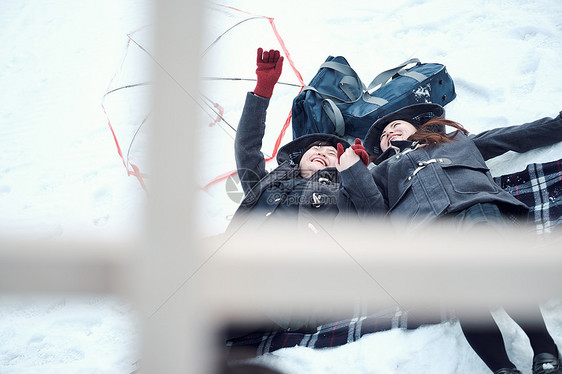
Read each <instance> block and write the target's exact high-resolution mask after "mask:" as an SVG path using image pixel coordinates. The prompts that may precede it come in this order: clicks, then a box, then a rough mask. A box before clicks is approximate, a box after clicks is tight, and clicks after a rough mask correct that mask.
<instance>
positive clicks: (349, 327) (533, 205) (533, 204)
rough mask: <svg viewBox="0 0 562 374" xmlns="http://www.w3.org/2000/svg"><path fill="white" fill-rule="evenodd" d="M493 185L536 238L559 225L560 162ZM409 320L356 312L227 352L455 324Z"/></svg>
mask: <svg viewBox="0 0 562 374" xmlns="http://www.w3.org/2000/svg"><path fill="white" fill-rule="evenodd" d="M494 181H495V182H496V183H497V184H499V185H500V186H501V188H503V189H504V190H506V191H507V192H509V193H511V194H512V195H513V196H514V197H515V198H517V199H519V200H520V201H522V202H523V203H525V204H526V205H527V206H528V207H529V208H530V212H529V221H530V222H534V224H535V227H536V232H537V234H549V233H552V232H553V231H554V228H555V227H558V230H560V228H559V227H560V224H561V223H562V160H558V161H552V162H548V163H543V164H530V165H527V168H526V169H525V170H523V171H520V172H517V173H514V174H508V175H502V176H500V177H496V178H494ZM408 317H409V312H406V311H403V310H400V309H399V308H393V309H387V310H383V311H379V312H377V313H374V314H368V313H366V311H364V310H356V312H355V313H354V317H353V318H349V319H345V320H341V321H336V322H332V323H328V324H324V325H321V326H318V328H317V331H315V332H298V331H283V330H280V331H267V332H263V331H262V332H254V333H251V334H248V335H245V336H243V337H240V338H234V339H230V340H228V341H227V343H226V346H227V348H228V349H232V348H235V347H244V348H246V349H252V350H253V349H255V353H256V355H261V354H264V353H268V352H273V351H276V350H278V349H281V348H286V347H294V346H302V347H310V348H326V347H336V346H340V345H344V344H346V343H350V342H354V341H356V340H358V339H359V338H361V337H362V336H363V335H366V334H372V333H375V332H380V331H386V330H390V329H392V328H404V329H415V328H417V327H419V326H421V325H423V324H429V323H442V322H447V321H452V320H454V317H453V316H452V314H451V313H448V312H447V311H441V313H440V316H438V317H439V320H434V321H429V320H428V321H423V320H418V319H415V320H414V321H412V318H408Z"/></svg>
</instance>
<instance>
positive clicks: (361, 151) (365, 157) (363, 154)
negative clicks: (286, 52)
mask: <svg viewBox="0 0 562 374" xmlns="http://www.w3.org/2000/svg"><path fill="white" fill-rule="evenodd" d="M351 149H353V150H354V151H355V154H356V155H357V156H359V157H360V158H361V160H362V161H363V163H364V164H365V166H367V165H369V154H368V153H367V151H365V147H363V146H362V145H361V139H359V138H355V144H354V145H352V146H351Z"/></svg>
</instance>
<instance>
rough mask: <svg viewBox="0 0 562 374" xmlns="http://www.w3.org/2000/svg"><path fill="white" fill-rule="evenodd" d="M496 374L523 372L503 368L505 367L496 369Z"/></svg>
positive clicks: (518, 373)
mask: <svg viewBox="0 0 562 374" xmlns="http://www.w3.org/2000/svg"><path fill="white" fill-rule="evenodd" d="M494 374H521V372H520V371H519V370H517V369H512V368H503V369H499V370H496V371H494Z"/></svg>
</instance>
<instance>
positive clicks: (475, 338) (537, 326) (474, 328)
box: [459, 307, 558, 372]
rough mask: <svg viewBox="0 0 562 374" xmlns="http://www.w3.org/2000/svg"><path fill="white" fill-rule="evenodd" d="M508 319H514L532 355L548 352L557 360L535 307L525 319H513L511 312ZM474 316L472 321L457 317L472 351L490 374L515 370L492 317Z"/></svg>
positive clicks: (489, 315)
mask: <svg viewBox="0 0 562 374" xmlns="http://www.w3.org/2000/svg"><path fill="white" fill-rule="evenodd" d="M511 316H512V318H513V317H514V316H515V317H516V318H514V320H515V321H516V322H517V324H518V325H519V326H520V327H521V328H522V329H523V331H525V334H526V335H527V336H528V337H529V341H530V343H531V348H532V349H533V355H534V356H536V355H537V354H539V353H551V354H553V355H555V356H557V357H558V350H557V348H556V344H555V343H554V340H553V339H552V337H551V336H550V334H549V333H548V330H547V329H546V326H545V324H544V320H543V318H542V314H541V311H540V309H539V308H538V307H537V308H536V309H535V310H533V313H532V314H528V315H526V318H517V316H516V314H515V313H511ZM477 317H479V318H478V319H476V320H475V321H476V322H472V321H468V320H465V319H464V318H462V317H459V322H460V324H461V328H462V331H463V333H464V336H465V337H466V340H467V341H468V343H469V344H470V346H471V347H472V349H474V351H475V352H476V353H477V354H478V356H479V357H480V358H481V359H482V361H484V363H485V364H486V365H487V366H488V367H489V368H490V369H491V370H492V371H493V372H494V371H496V370H499V369H501V368H515V365H514V364H513V363H512V362H511V361H510V360H509V357H508V356H507V352H506V350H505V344H504V341H503V337H502V335H501V332H500V330H499V328H498V326H497V324H496V322H495V321H494V319H493V318H492V315H491V314H490V313H488V312H485V313H482V315H479V316H477Z"/></svg>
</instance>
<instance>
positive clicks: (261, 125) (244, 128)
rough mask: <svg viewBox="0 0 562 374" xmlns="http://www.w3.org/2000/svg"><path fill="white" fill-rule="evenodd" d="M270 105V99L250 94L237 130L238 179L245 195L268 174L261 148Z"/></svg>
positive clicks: (235, 145)
mask: <svg viewBox="0 0 562 374" xmlns="http://www.w3.org/2000/svg"><path fill="white" fill-rule="evenodd" d="M268 105H269V99H266V98H263V97H261V96H256V95H254V94H253V93H251V92H248V94H247V95H246V103H245V104H244V109H243V111H242V116H241V118H240V122H239V124H238V129H237V130H236V138H235V140H234V155H235V158H236V168H237V170H238V177H239V178H240V182H241V184H242V189H243V190H244V193H245V194H248V192H249V191H250V190H251V189H252V187H253V186H254V185H255V184H256V183H257V182H259V181H260V180H261V179H262V178H263V177H265V176H266V174H267V171H266V169H265V159H264V156H263V154H262V152H261V147H262V139H263V136H264V134H265V117H266V112H267V107H268Z"/></svg>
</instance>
